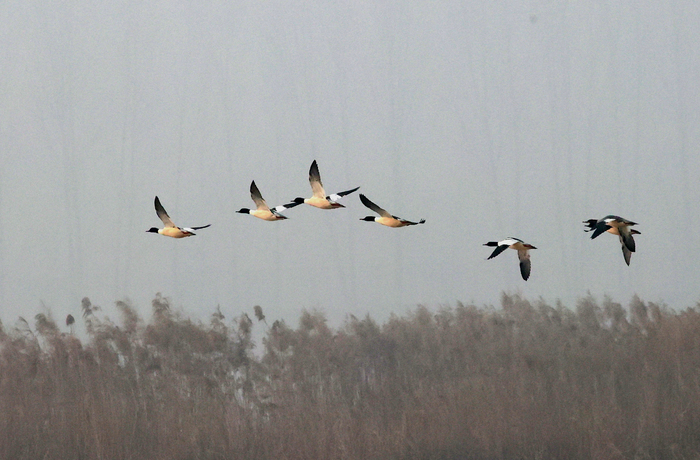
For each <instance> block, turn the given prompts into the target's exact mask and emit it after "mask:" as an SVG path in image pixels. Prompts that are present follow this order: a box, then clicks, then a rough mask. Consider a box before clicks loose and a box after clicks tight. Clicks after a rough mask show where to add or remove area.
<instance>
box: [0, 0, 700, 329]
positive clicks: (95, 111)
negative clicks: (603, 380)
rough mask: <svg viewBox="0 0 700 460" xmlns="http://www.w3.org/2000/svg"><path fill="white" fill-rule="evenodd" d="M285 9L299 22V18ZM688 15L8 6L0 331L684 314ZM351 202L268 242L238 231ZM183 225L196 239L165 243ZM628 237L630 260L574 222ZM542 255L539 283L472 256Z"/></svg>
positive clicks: (689, 177)
mask: <svg viewBox="0 0 700 460" xmlns="http://www.w3.org/2000/svg"><path fill="white" fill-rule="evenodd" d="M290 3H292V4H290ZM698 24H700V4H698V3H697V2H694V1H680V0H679V1H669V2H657V1H653V2H652V1H646V0H644V1H640V2H633V3H630V2H607V1H592V2H573V1H563V0H562V1H556V0H553V1H502V2H483V1H476V0H475V1H463V2H458V1H450V0H446V1H443V2H428V1H425V2H421V1H404V0H401V1H387V2H362V1H353V2H327V1H307V2H286V1H276V2H258V1H240V2H231V1H209V2H195V1H168V2H145V3H144V2H139V1H131V0H128V1H102V0H98V1H93V2H80V1H75V2H59V1H52V0H49V1H43V2H38V1H24V0H22V1H18V0H10V1H6V2H2V3H1V4H0V25H1V27H0V62H1V68H2V71H1V72H0V94H1V95H2V97H0V225H2V229H3V231H2V232H1V233H0V318H2V319H3V321H5V322H13V321H14V320H15V319H16V317H17V316H18V315H25V316H27V317H33V315H34V314H36V313H38V312H40V311H42V308H43V307H42V304H43V305H45V306H46V307H47V308H49V309H50V310H51V311H52V312H53V314H54V316H55V317H56V318H62V317H64V315H65V314H67V313H69V312H71V313H73V314H76V312H79V306H80V299H81V298H82V297H84V296H88V297H90V299H91V300H92V301H93V303H94V304H98V305H102V306H103V307H105V308H106V311H107V312H108V314H110V315H111V316H113V317H114V316H117V315H116V313H115V310H114V308H113V304H114V302H115V301H116V300H122V299H130V300H131V301H132V302H133V304H134V305H135V306H137V307H138V309H139V310H140V311H141V313H142V314H144V315H148V314H149V312H150V301H151V299H152V298H153V297H154V295H155V293H156V292H162V293H163V295H165V296H168V297H170V298H171V299H172V300H173V303H174V305H175V306H178V307H183V308H184V310H185V311H186V312H187V313H188V314H190V315H192V316H193V317H202V318H204V317H206V316H208V315H209V314H211V313H212V312H213V311H214V310H215V308H216V306H217V305H220V306H221V309H222V311H223V312H224V314H226V315H235V314H239V313H240V312H241V311H243V310H247V311H251V310H252V307H253V305H261V306H262V307H263V308H264V310H265V313H266V314H267V316H268V318H285V319H287V320H288V321H290V320H291V321H293V322H294V323H296V319H297V317H298V313H299V311H300V310H301V309H302V308H319V309H322V310H323V311H325V312H326V313H327V315H328V317H329V319H331V320H332V321H333V322H335V323H337V322H339V321H341V320H342V319H343V318H344V316H345V315H346V314H349V313H352V314H354V315H356V316H360V315H364V314H365V313H367V312H369V313H370V314H371V315H372V316H373V317H375V318H376V319H379V320H382V321H383V320H385V319H386V318H387V317H388V315H389V314H390V313H391V312H395V313H397V314H401V313H403V312H404V311H405V310H406V308H411V307H414V306H415V305H417V304H423V305H427V306H430V307H438V306H440V305H445V304H454V303H455V302H456V301H463V302H476V303H477V304H495V303H498V300H499V295H500V293H501V292H502V291H507V292H521V293H522V294H523V295H525V296H527V297H528V298H530V299H537V298H538V297H540V296H541V297H542V298H544V299H545V300H546V301H548V302H554V301H556V300H557V299H561V300H562V301H563V302H564V303H565V304H566V305H569V306H571V307H573V306H574V302H575V300H576V299H578V298H579V297H581V296H584V295H586V293H587V292H589V291H590V293H592V294H593V295H596V296H602V295H605V294H609V295H610V296H612V297H613V298H614V299H615V300H618V301H622V302H624V303H626V302H627V301H628V300H629V298H630V297H631V296H632V295H633V294H635V293H636V294H638V295H639V296H641V297H642V298H643V299H645V300H652V301H663V302H666V303H667V304H668V305H669V306H671V307H674V308H682V307H687V306H692V305H694V304H695V303H696V302H697V301H698V300H699V299H700V295H699V291H698V287H697V286H698V281H699V280H698V278H699V277H698V270H697V266H698V260H699V259H700V249H699V248H698V245H697V244H696V243H695V242H696V241H697V240H698V230H697V228H698V224H699V223H700V222H699V216H698V215H699V212H698V203H699V202H700V186H699V185H698V177H699V176H700V155H699V154H698V152H699V150H700V148H699V147H700V86H699V85H698V83H697V82H698V81H700V52H699V51H698V50H699V49H700V28H698V27H697V25H698ZM314 159H316V160H318V163H319V167H320V171H321V176H322V178H323V182H324V185H325V187H326V190H327V191H328V192H336V191H341V190H346V189H349V188H352V187H355V186H358V185H359V186H361V189H360V192H363V193H365V194H366V195H367V196H368V197H369V198H370V199H372V200H373V201H375V202H376V203H378V204H379V205H381V206H383V207H385V208H386V209H387V210H389V211H390V212H392V213H394V214H397V215H399V216H401V217H405V218H408V219H420V218H425V219H426V220H427V223H426V224H425V225H422V226H418V227H409V228H403V229H390V228H386V227H383V226H380V225H377V224H374V223H368V222H360V221H359V219H360V218H361V217H364V216H366V215H370V214H372V213H371V212H370V211H369V210H368V209H366V208H365V207H364V206H362V204H361V203H360V201H359V198H358V193H355V194H352V195H350V196H348V197H346V198H345V199H344V200H343V203H344V204H345V205H346V206H347V209H341V210H334V211H321V210H318V209H314V208H311V207H309V206H300V207H297V208H294V209H291V210H289V211H287V212H286V214H287V216H288V217H290V219H289V220H288V221H284V222H263V221H261V220H259V219H255V218H253V217H252V216H246V215H243V214H236V213H235V211H236V210H237V209H239V208H241V207H250V206H251V205H252V201H251V200H250V195H249V193H248V187H249V184H250V181H251V180H253V179H255V181H256V183H257V184H258V186H259V188H260V190H261V192H262V194H263V195H264V197H265V198H266V199H267V201H268V202H269V203H270V204H272V205H276V204H281V203H283V202H286V201H288V200H290V199H293V198H295V197H297V196H310V193H311V191H310V187H309V184H308V180H307V178H308V169H309V165H310V164H311V162H312V160H314ZM155 195H158V196H159V197H160V199H161V201H162V202H163V205H164V206H165V208H166V209H167V210H168V212H169V214H170V216H171V217H172V218H173V220H174V221H175V223H177V224H178V225H181V226H191V225H203V224H208V223H211V224H212V227H211V228H208V229H204V230H201V231H199V232H198V235H197V236H195V237H192V238H187V239H183V240H174V239H171V238H165V237H162V236H160V235H154V234H149V233H145V230H147V229H148V228H149V227H152V226H157V225H160V221H159V219H158V218H157V217H156V215H155V211H154V209H153V197H154V196H155ZM606 214H618V215H621V216H623V217H626V218H628V219H631V220H634V221H636V222H638V223H639V225H638V227H637V228H638V229H639V230H640V231H641V232H642V235H639V236H638V237H637V238H636V241H637V252H636V253H635V254H634V255H633V257H632V265H631V266H630V267H627V266H626V265H625V263H624V261H623V258H622V253H621V250H620V245H619V242H618V240H617V238H616V237H614V236H612V235H602V236H601V237H600V238H598V239H596V240H595V241H591V240H590V239H589V237H588V235H587V234H585V233H584V232H583V225H582V224H581V221H583V220H584V219H589V218H600V217H603V216H604V215H606ZM507 236H516V237H519V238H521V239H523V240H525V241H527V242H530V243H532V244H534V245H535V246H537V247H538V248H539V249H537V250H535V251H532V276H531V278H530V280H529V281H527V282H524V281H523V280H522V279H521V278H520V274H519V270H518V264H517V256H516V254H515V252H514V251H508V252H506V253H504V254H503V255H501V256H499V257H498V258H496V259H493V260H490V261H486V258H487V257H488V255H489V254H490V252H491V248H488V247H484V246H482V244H483V243H485V242H487V241H490V240H494V239H503V238H505V237H507Z"/></svg>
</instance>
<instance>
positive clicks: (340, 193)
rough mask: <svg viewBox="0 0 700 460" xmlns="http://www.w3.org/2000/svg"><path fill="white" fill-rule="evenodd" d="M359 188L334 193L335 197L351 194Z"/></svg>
mask: <svg viewBox="0 0 700 460" xmlns="http://www.w3.org/2000/svg"><path fill="white" fill-rule="evenodd" d="M359 188H360V187H355V188H354V189H352V190H346V191H344V192H338V193H336V195H339V196H345V195H349V194H351V193H352V192H355V191H357V190H358V189H359Z"/></svg>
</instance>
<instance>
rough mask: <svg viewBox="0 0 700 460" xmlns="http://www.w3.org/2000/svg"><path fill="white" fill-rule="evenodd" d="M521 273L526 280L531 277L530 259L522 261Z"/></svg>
mask: <svg viewBox="0 0 700 460" xmlns="http://www.w3.org/2000/svg"><path fill="white" fill-rule="evenodd" d="M520 274H521V275H522V276H523V279H524V280H525V281H527V279H528V278H529V277H530V259H524V260H521V261H520Z"/></svg>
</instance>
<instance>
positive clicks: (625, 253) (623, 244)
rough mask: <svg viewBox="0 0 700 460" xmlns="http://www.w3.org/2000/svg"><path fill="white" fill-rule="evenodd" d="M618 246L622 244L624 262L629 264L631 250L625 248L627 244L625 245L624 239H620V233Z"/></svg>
mask: <svg viewBox="0 0 700 460" xmlns="http://www.w3.org/2000/svg"><path fill="white" fill-rule="evenodd" d="M620 246H622V256H623V257H624V258H625V263H627V265H629V264H630V262H631V261H632V251H630V250H629V249H628V248H627V245H625V241H624V240H623V239H622V235H620Z"/></svg>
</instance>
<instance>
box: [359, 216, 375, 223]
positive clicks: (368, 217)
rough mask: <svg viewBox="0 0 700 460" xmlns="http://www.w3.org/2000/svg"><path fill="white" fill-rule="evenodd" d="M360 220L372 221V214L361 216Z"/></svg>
mask: <svg viewBox="0 0 700 460" xmlns="http://www.w3.org/2000/svg"><path fill="white" fill-rule="evenodd" d="M360 220H366V221H367V222H374V216H367V217H363V218H362V219H360Z"/></svg>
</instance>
